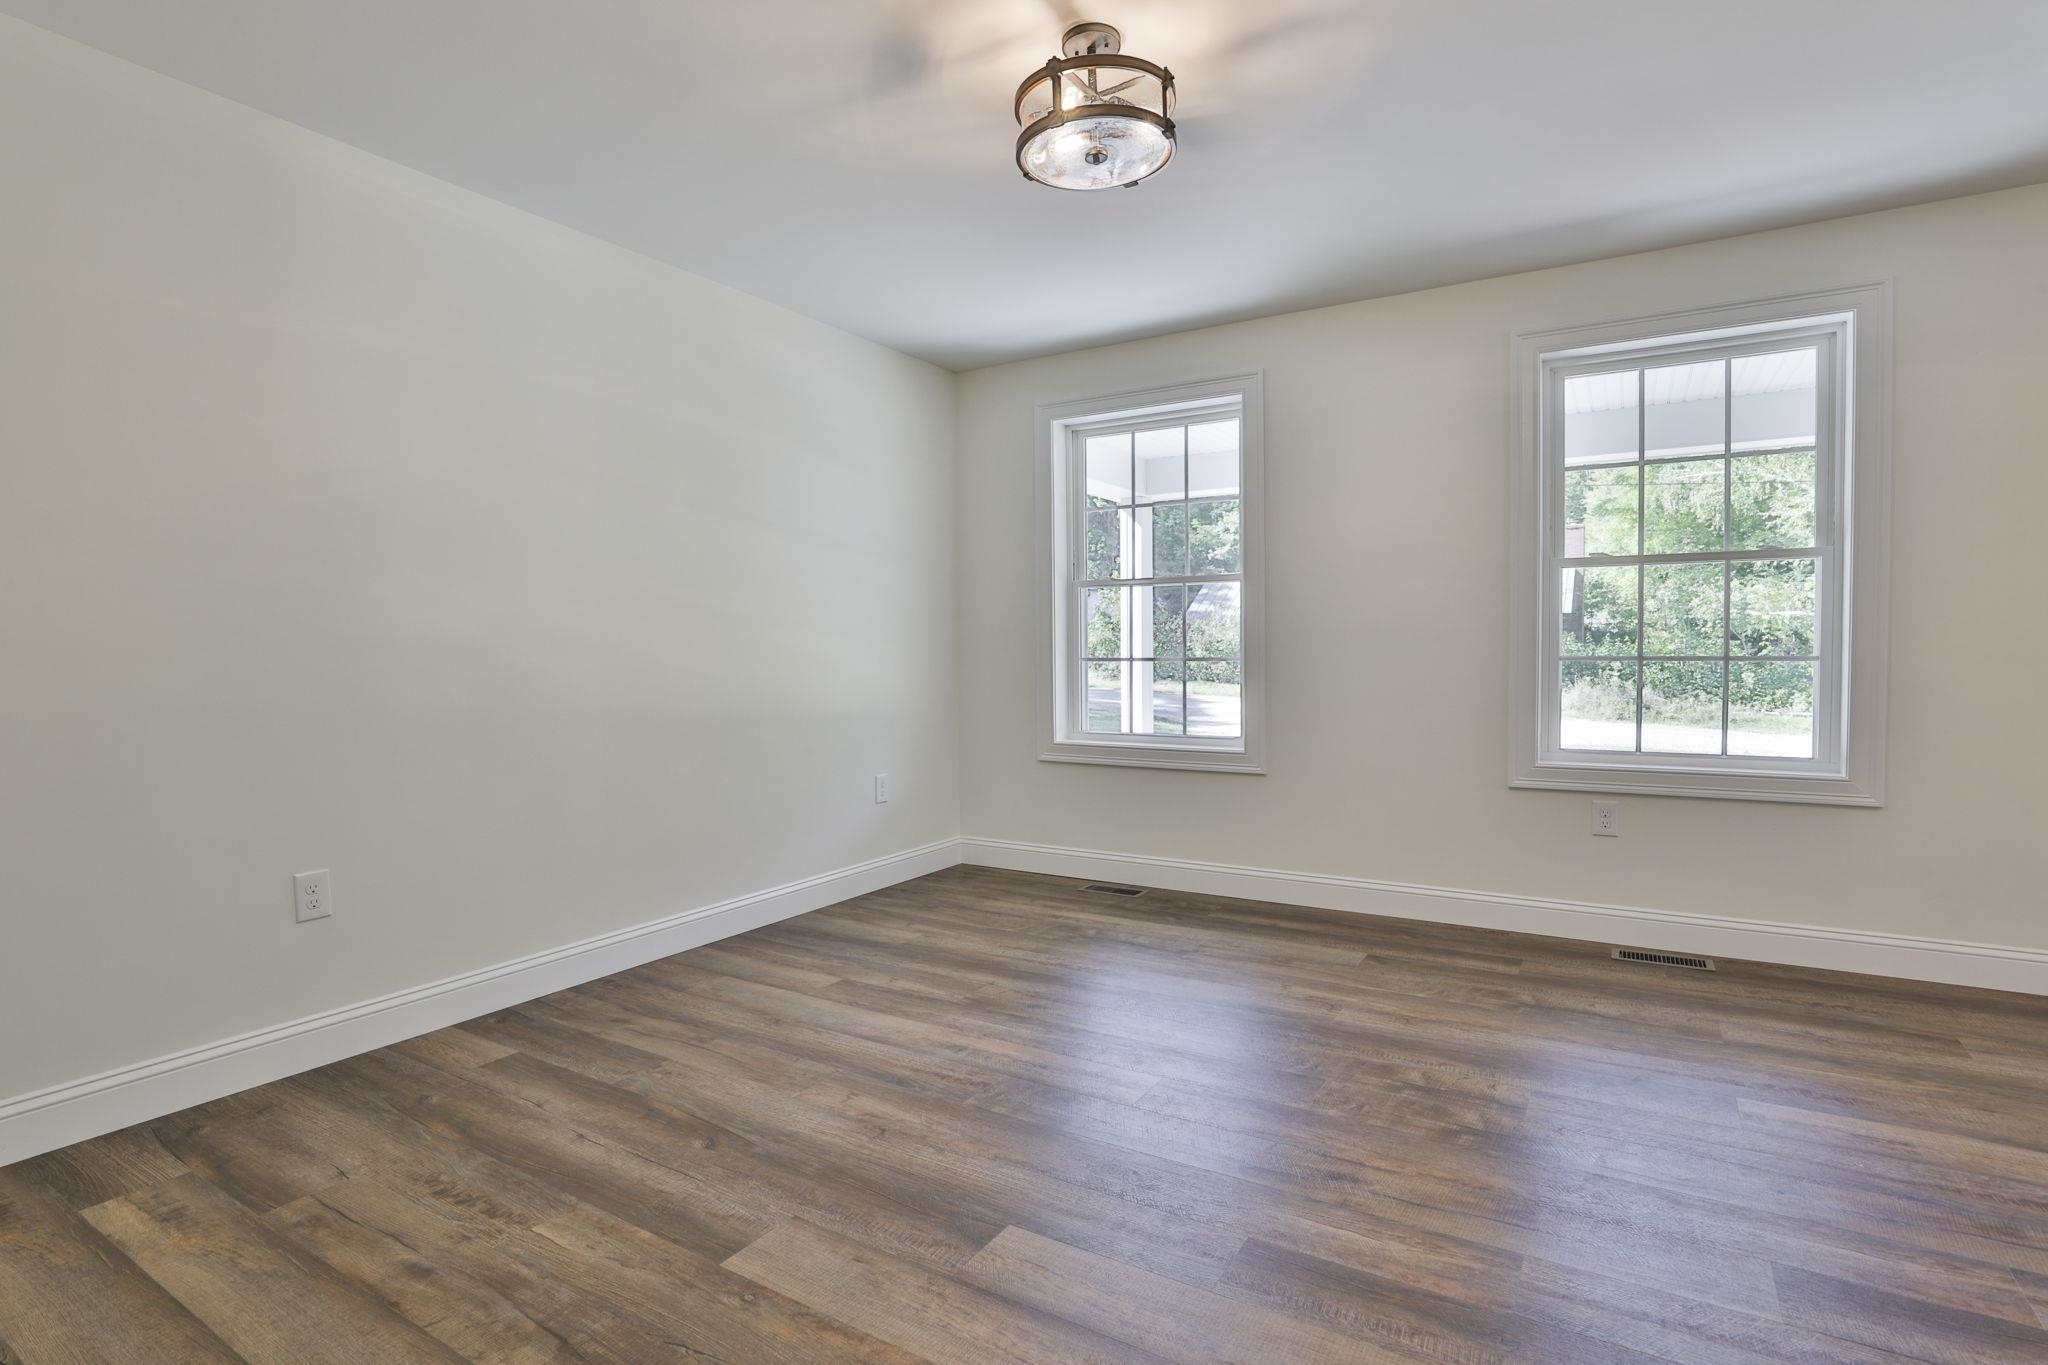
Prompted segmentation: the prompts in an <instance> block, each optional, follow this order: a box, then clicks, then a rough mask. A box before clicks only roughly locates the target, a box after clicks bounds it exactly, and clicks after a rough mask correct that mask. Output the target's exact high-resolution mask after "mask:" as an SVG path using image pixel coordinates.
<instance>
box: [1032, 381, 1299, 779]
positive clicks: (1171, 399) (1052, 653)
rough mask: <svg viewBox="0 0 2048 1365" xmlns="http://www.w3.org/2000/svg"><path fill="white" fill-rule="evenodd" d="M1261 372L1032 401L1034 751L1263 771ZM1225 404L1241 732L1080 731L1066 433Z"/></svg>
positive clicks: (1064, 758) (1049, 757)
mask: <svg viewBox="0 0 2048 1365" xmlns="http://www.w3.org/2000/svg"><path fill="white" fill-rule="evenodd" d="M1263 394H1264V374H1263V372H1260V371H1254V372H1253V373H1250V374H1238V375H1226V376H1224V377H1222V378H1219V379H1206V380H1198V381H1195V382H1192V383H1186V384H1173V385H1168V386H1165V387H1162V388H1155V389H1144V390H1140V391H1136V392H1131V393H1117V394H1106V395H1102V396H1100V397H1095V398H1080V399H1074V400H1071V401H1068V402H1062V403H1041V404H1039V406H1038V408H1037V414H1036V423H1037V425H1036V428H1035V430H1036V433H1037V434H1036V437H1035V439H1034V440H1033V443H1032V449H1033V452H1034V458H1036V459H1037V461H1038V463H1039V476H1038V478H1037V479H1036V480H1035V482H1036V484H1037V487H1038V545H1039V580H1038V581H1039V583H1040V584H1041V585H1042V587H1043V588H1044V591H1042V592H1041V593H1040V595H1039V601H1040V607H1039V613H1038V618H1039V619H1038V660H1039V668H1038V675H1039V686H1038V717H1039V719H1038V733H1039V754H1038V756H1039V758H1040V759H1042V760H1045V761H1048V762H1057V763H1099V764H1108V765H1111V766H1115V767H1127V768H1178V769H1183V770H1189V771H1195V772H1222V773H1263V772H1265V771H1266V752H1265V739H1266V611H1265V581H1266V575H1265V446H1266V442H1265V402H1264V397H1263ZM1224 404H1231V405H1234V406H1236V407H1238V408H1239V409H1240V410H1241V421H1242V426H1241V428H1240V430H1241V438H1240V440H1241V448H1240V458H1241V461H1242V478H1243V491H1242V493H1241V495H1240V501H1239V517H1240V532H1239V534H1240V548H1241V551H1242V554H1243V565H1242V567H1243V587H1242V589H1241V590H1240V595H1239V599H1238V600H1239V610H1240V612H1241V613H1242V617H1243V626H1242V629H1243V640H1242V647H1243V651H1244V657H1243V662H1242V664H1241V665H1240V667H1241V678H1242V687H1243V702H1242V705H1243V718H1244V734H1243V737H1242V738H1241V739H1205V738H1202V737H1199V736H1189V737H1176V736H1163V735H1162V736H1150V735H1147V736H1136V735H1133V736H1128V737H1117V736H1109V735H1096V734H1090V735H1087V736H1086V738H1081V737H1080V736H1081V735H1082V734H1083V733H1084V732H1082V731H1080V730H1079V729H1078V727H1076V726H1074V725H1073V724H1072V723H1071V717H1073V716H1074V715H1076V714H1078V703H1077V702H1076V700H1075V698H1074V695H1073V694H1074V686H1075V685H1074V682H1073V678H1072V677H1070V676H1069V675H1070V674H1071V675H1073V677H1078V676H1079V675H1078V673H1077V672H1076V671H1075V670H1074V669H1073V668H1071V667H1070V664H1071V663H1072V661H1073V660H1074V659H1075V658H1076V657H1077V654H1076V651H1077V650H1078V649H1079V648H1080V643H1079V639H1078V635H1079V630H1080V624H1081V623H1080V622H1079V621H1078V619H1076V615H1077V614H1076V612H1075V611H1074V610H1073V607H1072V600H1073V593H1072V592H1071V591H1070V589H1071V587H1072V584H1073V575H1075V574H1077V573H1079V572H1080V569H1079V566H1078V565H1076V564H1075V563H1074V562H1073V555H1072V551H1071V547H1072V546H1073V545H1074V544H1075V543H1076V542H1075V537H1074V519H1075V516H1076V512H1075V507H1076V505H1077V502H1078V498H1077V495H1076V493H1075V490H1074V489H1073V488H1072V487H1071V486H1070V485H1071V478H1070V473H1069V471H1070V467H1071V465H1070V457H1069V451H1070V448H1071V434H1072V432H1073V431H1074V429H1075V428H1077V427H1083V426H1096V425H1099V424H1102V423H1106V422H1119V421H1133V420H1139V419H1143V418H1145V417H1148V416H1162V415H1165V414H1168V413H1171V412H1173V411H1174V410H1176V409H1182V410H1199V408H1201V407H1202V406H1205V405H1217V406H1220V405H1224Z"/></svg>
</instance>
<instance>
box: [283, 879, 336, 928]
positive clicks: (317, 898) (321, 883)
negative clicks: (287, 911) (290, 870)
mask: <svg viewBox="0 0 2048 1365" xmlns="http://www.w3.org/2000/svg"><path fill="white" fill-rule="evenodd" d="M292 900H293V903H294V904H295V905H297V907H298V915H299V923H301V924H304V923H305V922H306V921H307V920H309V919H326V918H327V917H328V916H329V915H331V914H333V913H334V879H333V874H332V873H330V872H329V871H328V870H327V869H326V868H324V867H323V868H321V869H320V870H319V871H317V872H297V873H294V874H292Z"/></svg>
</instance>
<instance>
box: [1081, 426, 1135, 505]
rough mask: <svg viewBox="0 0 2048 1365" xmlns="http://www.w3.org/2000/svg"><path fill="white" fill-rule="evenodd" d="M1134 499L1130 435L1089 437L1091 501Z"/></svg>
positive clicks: (1114, 502) (1110, 502)
mask: <svg viewBox="0 0 2048 1365" xmlns="http://www.w3.org/2000/svg"><path fill="white" fill-rule="evenodd" d="M1130 500H1131V437H1130V433H1129V432H1125V433H1124V434H1123V435H1121V436H1090V437H1089V438H1088V505H1089V506H1090V507H1116V506H1121V505H1124V504H1128V503H1129V502H1130Z"/></svg>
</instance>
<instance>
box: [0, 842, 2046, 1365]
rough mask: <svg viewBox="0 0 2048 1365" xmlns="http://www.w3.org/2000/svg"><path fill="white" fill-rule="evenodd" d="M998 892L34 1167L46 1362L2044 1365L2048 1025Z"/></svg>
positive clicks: (1399, 926) (1567, 949)
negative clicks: (1769, 1364) (2023, 1364)
mask: <svg viewBox="0 0 2048 1365" xmlns="http://www.w3.org/2000/svg"><path fill="white" fill-rule="evenodd" d="M1721 965H1722V970H1720V971H1718V972H1715V973H1712V974H1708V973H1701V972H1687V971H1679V970H1672V969H1668V968H1656V967H1639V966H1630V965H1626V964H1622V963H1616V962H1613V961H1611V960H1610V959H1609V958H1608V956H1607V952H1606V947H1605V946H1604V945H1593V944H1580V943H1568V942H1563V941H1560V940H1556V939H1544V938H1535V937H1529V936H1522V935H1514V934H1505V933H1492V932H1485V931H1478V930H1467V929H1454V928H1446V927H1439V926H1430V925H1422V924H1415V923H1409V922H1403V921H1395V920H1378V919H1370V918H1365V917H1361V916H1352V915H1338V914H1330V913H1323V912H1318V911H1305V910H1297V909H1290V908H1286V907H1280V906H1270V905H1262V904H1256V903H1252V902H1246V901H1227V900H1220V899H1213V898H1205V897H1195V896H1181V895H1174V894H1171V893H1166V892H1158V891H1153V892H1147V893H1146V894H1144V895H1142V896H1139V897H1135V898H1131V899H1120V898H1117V897H1113V896H1106V895H1103V894H1101V893H1097V892H1087V891H1084V890H1083V889H1082V888H1081V884H1080V883H1076V882H1069V881H1065V880H1061V879H1056V878H1048V877H1032V876H1025V875H1021V874H1014V873H1003V872H994V871H989V870H985V869H976V868H957V869H954V870H952V871H949V872H944V873H940V874H938V875H935V876H931V877H926V878H923V879H921V880H919V881H916V882H911V883H906V884H905V885H902V886H898V887H894V888H891V889H889V890H887V891H882V892H878V893H876V894H874V895H870V896H864V897H862V898H860V899H858V900H855V901H850V902H848V903H846V904H843V905H838V906H833V907H832V908H830V909H827V910H821V911H819V912H817V913H815V914H811V915H806V916H803V917H802V918H800V919H796V920H791V921H788V922H785V923H782V924H778V925H775V926H772V927H770V928H767V929H763V930H760V931H757V932H755V933H751V934H747V935H745V936H743V937H740V938H734V939H728V940H726V941H724V942H722V943H718V944H714V945H711V946H709V947H705V948H700V949H697V950H696V951H694V952H690V953H686V954H683V955H681V956H678V957H674V958H670V959H667V960H665V961H662V962H657V963H653V964H650V965H649V966H646V967H642V968H638V969H636V970H633V971H630V972H626V973H623V974H621V975H619V976H615V977H611V978H608V979H606V980H603V981H598V982H594V983H592V984H590V985H587V986H583V987H579V988H577V989H574V990H569V991H564V992H562V993H560V994H558V995H554V996H550V997H548V998H546V999H544V1000H539V1001H535V1002H533V1003H531V1004H528V1005H524V1006H521V1007H519V1008H517V1009H511V1010H506V1011H504V1012H503V1013H500V1014H496V1015H492V1016H489V1017H486V1018H482V1019H478V1020H474V1021H472V1022H470V1023H468V1024H465V1025H463V1026H462V1027H460V1028H454V1029H448V1030H445V1031H443V1032H441V1033H437V1034H433V1035H430V1036H428V1037H425V1038H420V1039H415V1040H413V1041H412V1042H409V1043H404V1044H401V1045H399V1046H397V1047H392V1048H387V1049H384V1050H383V1051H381V1052H376V1053H371V1054H368V1055H366V1056H363V1057H358V1058H354V1059H352V1060H350V1061H347V1062H343V1063H340V1064H337V1065H335V1066H330V1067H325V1068H322V1069H321V1070H318V1071H313V1072H308V1073H306V1074H304V1075H301V1076H297V1077H294V1078H292V1079H290V1080H287V1081H282V1082H279V1083H277V1084H275V1085H268V1086H264V1087H262V1088H260V1089H257V1090H253V1091H249V1092H247V1093H244V1094H240V1095H235V1096H232V1097H230V1098H228V1099H224V1100H220V1101H217V1102H215V1103H212V1104H206V1105H201V1106H199V1107H198V1108H196V1109H192V1110H188V1111H186V1112H184V1113H180V1114H175V1115H172V1116H171V1117H169V1118H165V1119H162V1120H159V1121H157V1122H155V1123H150V1124H145V1125H142V1126H141V1127H138V1128H135V1129H131V1130H129V1131H127V1132H123V1133H118V1134H115V1135H113V1136H110V1137H107V1138H102V1139H99V1140H97V1141H93V1142H88V1143H83V1144H80V1145H79V1146H76V1147H72V1148H69V1149H66V1150H64V1151H61V1152H54V1153H51V1154H49V1155H47V1156H43V1157H39V1158H36V1159H34V1160H31V1161H26V1162H22V1163H20V1164H18V1165H15V1166H12V1167H9V1168H6V1169H4V1170H0V1361H5V1362H16V1363H20V1365H54V1363H55V1362H94V1363H98V1362H126V1361H135V1362H148V1365H170V1363H171V1362H183V1361H237V1360H240V1361H247V1362H252V1365H268V1363H269V1362H278V1363H279V1365H283V1363H286V1362H289V1363H290V1365H303V1363H304V1362H321V1361H348V1362H353V1365H384V1363H385V1362H410V1361H477V1362H497V1363H502V1365H513V1363H515V1362H543V1361H548V1362H564V1361H589V1362H629V1363H631V1365H645V1363H647V1362H664V1361H707V1360H708V1361H727V1362H735V1363H743V1362H753V1361H846V1360H861V1361H885V1362H886V1361H916V1360H927V1361H939V1362H956V1361H957V1362H977V1363H979V1362H1002V1361H1031V1362H1038V1361H1175V1362H1185V1361H1237V1362H1296V1361H1300V1362H1412V1361H1431V1362H1456V1363H1457V1365H1483V1363H1484V1362H1515V1363H1516V1365H1520V1363H1522V1362H1532V1363H1536V1365H1603V1363H1605V1362H1616V1363H1619V1362H1630V1361H1688V1362H1691V1361H1716V1362H1718V1361H1739V1362H1762V1361H1806V1362H1856V1363H1858V1365H1875V1362H1884V1361H1901V1360H1913V1361H1928V1362H1938V1363H1940V1365H1988V1363H1990V1362H2008V1361H2028V1362H2035V1363H2036V1365H2039V1363H2040V1362H2048V1001H2044V1000H2042V999H2038V998H2034V997H2029V996H2018V995H2001V994H1996V993H1992V992H1986V991H1970V990H1963V989H1957V988H1949V987H1939V986H1930V985H1918V984H1913V983H1904V982H1890V981H1883V980H1879V979H1876V978H1870V977H1852V976H1844V975H1836V974H1830V973H1822V972H1809V971H1800V970H1795V969H1791V968H1782V967H1770V966H1762V965H1757V964H1751V963H1740V962H1724V963H1723V964H1721Z"/></svg>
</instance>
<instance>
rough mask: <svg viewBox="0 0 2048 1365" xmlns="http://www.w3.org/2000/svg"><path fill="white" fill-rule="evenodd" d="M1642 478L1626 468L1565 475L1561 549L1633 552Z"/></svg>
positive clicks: (1570, 554) (1575, 553)
mask: <svg viewBox="0 0 2048 1365" xmlns="http://www.w3.org/2000/svg"><path fill="white" fill-rule="evenodd" d="M1641 478H1642V474H1641V471H1640V470H1639V469H1638V468H1637V467H1636V466H1634V465H1631V466H1629V467H1628V468H1626V469H1574V470H1572V471H1571V472H1570V473H1568V474H1566V475H1565V476H1564V552H1565V557H1566V558H1568V559H1576V558H1578V557H1579V556H1580V555H1632V554H1635V553H1636V502H1637V496H1638V493H1637V490H1638V486H1639V483H1640V480H1641Z"/></svg>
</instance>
